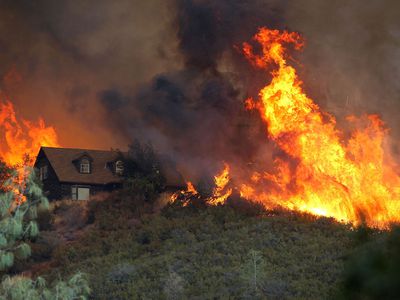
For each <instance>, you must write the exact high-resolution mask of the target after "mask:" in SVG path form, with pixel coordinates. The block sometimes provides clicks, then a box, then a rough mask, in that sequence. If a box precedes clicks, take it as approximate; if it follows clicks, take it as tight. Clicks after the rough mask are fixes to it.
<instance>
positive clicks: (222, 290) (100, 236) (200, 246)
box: [31, 193, 354, 299]
mask: <svg viewBox="0 0 400 300" xmlns="http://www.w3.org/2000/svg"><path fill="white" fill-rule="evenodd" d="M71 211H72V213H71ZM82 211H83V210H82V208H81V207H79V209H76V207H75V208H74V205H73V204H65V205H63V207H59V208H58V211H57V210H56V211H55V213H56V218H59V217H61V216H62V215H64V217H66V218H67V219H68V220H67V221H68V222H69V224H71V226H72V227H73V230H74V231H75V235H74V236H73V237H69V236H68V234H67V235H65V233H64V239H63V240H58V241H54V239H55V232H54V231H47V232H46V231H42V236H44V237H45V238H42V239H39V240H38V241H37V242H36V243H35V244H34V245H33V246H34V247H33V248H34V253H33V260H35V261H36V262H35V263H34V264H33V266H32V269H33V270H36V271H34V272H35V273H37V274H40V275H43V276H45V277H46V278H48V279H49V280H52V279H55V278H57V277H59V276H60V275H61V276H65V275H68V274H71V273H73V272H76V271H77V270H79V271H82V272H85V273H86V274H88V277H89V282H90V286H91V288H92V290H93V291H92V295H91V298H93V299H160V297H161V298H163V297H164V298H166V299H185V298H190V299H213V298H214V299H215V298H218V299H226V298H240V299H243V298H248V299H258V298H259V299H264V298H268V299H282V298H285V299H286V298H303V299H310V298H312V299H321V298H327V297H330V296H332V295H335V293H336V292H337V287H338V284H339V283H340V280H341V274H342V272H343V268H344V259H345V257H346V256H347V255H348V254H349V252H350V251H351V250H352V248H353V247H354V243H353V241H352V233H351V231H350V230H349V227H348V226H346V225H342V224H338V223H336V222H335V221H333V220H331V219H326V218H316V217H313V216H310V215H302V214H295V213H288V212H282V211H276V212H263V211H261V210H260V209H259V207H257V206H251V205H243V204H242V205H233V204H232V205H227V206H218V207H208V208H195V207H184V208H183V207H166V208H164V209H163V210H161V211H160V212H156V213H154V212H152V209H151V206H150V205H149V204H146V203H144V204H143V203H142V205H141V206H140V205H139V206H138V205H137V204H135V203H134V202H133V200H132V198H130V197H124V195H123V194H122V193H120V194H115V195H112V196H111V197H108V198H107V199H105V200H103V201H92V202H91V203H89V205H88V208H87V214H85V215H84V216H83V220H82V215H81V213H79V212H82ZM52 227H53V228H52V229H53V230H54V229H55V227H56V226H55V225H54V224H53V225H52ZM79 228H80V229H79ZM48 229H51V228H50V227H49V228H48ZM71 232H72V231H71ZM65 236H67V238H66V239H65ZM68 240H69V241H68ZM49 259H50V262H49V261H48V260H49ZM40 260H43V261H44V263H43V262H42V263H40V264H38V262H39V261H40ZM31 263H32V261H31ZM35 265H36V269H35ZM38 266H39V268H38ZM160 295H161V296H160Z"/></svg>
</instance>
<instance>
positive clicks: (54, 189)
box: [35, 150, 122, 201]
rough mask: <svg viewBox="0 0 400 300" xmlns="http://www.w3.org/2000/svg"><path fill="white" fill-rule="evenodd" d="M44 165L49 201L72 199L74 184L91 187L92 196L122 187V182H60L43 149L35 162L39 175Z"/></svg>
mask: <svg viewBox="0 0 400 300" xmlns="http://www.w3.org/2000/svg"><path fill="white" fill-rule="evenodd" d="M71 163H72V162H71ZM43 166H47V178H46V179H44V180H42V185H43V192H44V194H45V195H46V196H47V198H48V199H49V201H54V200H60V199H71V197H72V193H71V190H72V186H82V187H89V188H90V195H91V196H93V195H95V194H97V193H99V192H111V191H113V190H116V189H119V188H122V183H108V184H87V183H81V182H60V180H59V178H58V177H57V174H56V172H55V170H54V168H53V167H52V165H51V163H50V161H49V160H48V158H47V157H46V154H45V153H44V152H43V151H42V150H41V151H40V152H39V154H38V156H37V158H36V162H35V169H36V172H37V175H39V170H40V168H41V167H43ZM77 172H78V171H77Z"/></svg>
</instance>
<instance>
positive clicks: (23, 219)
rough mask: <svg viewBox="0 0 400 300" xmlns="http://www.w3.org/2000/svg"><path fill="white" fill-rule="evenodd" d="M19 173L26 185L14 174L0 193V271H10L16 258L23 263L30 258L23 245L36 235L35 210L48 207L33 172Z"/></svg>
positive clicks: (26, 248) (25, 245)
mask: <svg viewBox="0 0 400 300" xmlns="http://www.w3.org/2000/svg"><path fill="white" fill-rule="evenodd" d="M20 172H23V174H24V176H25V179H24V181H25V184H23V185H21V184H20V183H19V182H18V181H19V180H20V179H21V178H20V176H19V175H18V174H17V172H16V171H14V172H13V174H12V175H11V177H10V178H9V179H7V180H6V182H5V183H4V189H5V191H4V192H3V193H0V270H5V269H7V268H9V267H11V266H12V265H13V264H14V259H15V258H19V259H25V258H27V257H28V256H29V255H30V253H31V249H30V246H29V245H28V244H27V243H26V241H27V240H29V239H31V238H34V237H36V236H37V235H38V233H39V229H38V226H37V224H36V222H35V221H34V220H35V218H36V216H37V208H38V206H39V205H41V206H43V207H47V206H48V202H47V198H46V197H45V196H44V195H43V193H42V189H41V188H40V186H39V185H38V183H37V182H36V180H35V174H34V172H32V171H31V170H30V169H28V168H26V169H25V170H22V171H20ZM23 197H26V201H24V200H23Z"/></svg>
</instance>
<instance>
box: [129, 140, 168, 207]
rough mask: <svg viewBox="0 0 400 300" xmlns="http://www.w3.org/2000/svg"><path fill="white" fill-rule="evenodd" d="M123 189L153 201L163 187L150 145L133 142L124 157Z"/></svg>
mask: <svg viewBox="0 0 400 300" xmlns="http://www.w3.org/2000/svg"><path fill="white" fill-rule="evenodd" d="M123 160H124V177H125V187H126V188H127V189H129V190H133V191H135V192H136V193H141V194H143V197H144V198H145V199H146V200H150V201H151V200H153V199H154V198H155V196H156V195H157V194H158V193H159V192H161V191H162V190H163V188H164V185H165V181H166V180H165V177H164V175H163V172H162V168H161V162H160V159H159V156H158V155H157V153H156V152H155V151H154V149H153V146H152V145H151V144H149V143H148V144H141V143H140V142H139V141H137V140H135V141H134V142H133V143H132V144H131V145H129V150H128V155H127V156H126V157H124V159H123Z"/></svg>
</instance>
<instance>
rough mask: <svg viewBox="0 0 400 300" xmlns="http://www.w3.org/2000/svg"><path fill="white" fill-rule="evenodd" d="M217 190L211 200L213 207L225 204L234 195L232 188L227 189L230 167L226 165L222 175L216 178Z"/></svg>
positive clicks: (215, 189)
mask: <svg viewBox="0 0 400 300" xmlns="http://www.w3.org/2000/svg"><path fill="white" fill-rule="evenodd" d="M214 183H215V188H214V191H213V194H212V196H211V197H210V199H209V203H210V204H211V205H218V204H224V203H225V201H226V200H227V199H228V197H229V196H230V195H231V194H232V189H231V188H226V187H227V185H228V183H229V165H228V164H225V166H224V169H223V170H222V172H221V174H219V175H216V176H214Z"/></svg>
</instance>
